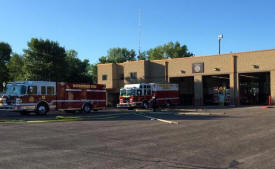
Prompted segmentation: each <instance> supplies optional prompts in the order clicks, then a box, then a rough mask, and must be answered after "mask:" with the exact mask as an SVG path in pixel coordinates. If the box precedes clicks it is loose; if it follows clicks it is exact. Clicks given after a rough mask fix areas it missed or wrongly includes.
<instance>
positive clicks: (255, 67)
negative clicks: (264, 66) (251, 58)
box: [252, 65, 260, 69]
mask: <svg viewBox="0 0 275 169" xmlns="http://www.w3.org/2000/svg"><path fill="white" fill-rule="evenodd" d="M252 66H253V67H254V69H259V67H260V66H259V65H252Z"/></svg>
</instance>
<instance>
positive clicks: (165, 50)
mask: <svg viewBox="0 0 275 169" xmlns="http://www.w3.org/2000/svg"><path fill="white" fill-rule="evenodd" d="M193 55H194V54H193V53H191V52H188V49H187V46H186V45H181V44H180V43H179V42H175V43H173V42H169V43H167V44H164V45H162V46H157V47H156V48H153V49H150V50H149V51H148V59H149V60H157V59H168V58H181V57H190V56H193Z"/></svg>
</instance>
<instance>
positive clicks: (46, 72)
mask: <svg viewBox="0 0 275 169" xmlns="http://www.w3.org/2000/svg"><path fill="white" fill-rule="evenodd" d="M24 58H25V72H26V78H27V79H28V80H48V81H64V80H65V79H66V76H65V73H66V68H67V64H66V63H67V62H66V52H65V49H64V48H63V47H60V46H59V44H58V42H54V41H50V40H48V39H47V40H43V39H36V38H32V39H31V41H30V42H28V49H25V50H24Z"/></svg>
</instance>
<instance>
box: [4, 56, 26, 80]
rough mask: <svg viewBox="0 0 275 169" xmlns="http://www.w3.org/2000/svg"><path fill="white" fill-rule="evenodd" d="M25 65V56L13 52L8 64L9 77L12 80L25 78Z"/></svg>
mask: <svg viewBox="0 0 275 169" xmlns="http://www.w3.org/2000/svg"><path fill="white" fill-rule="evenodd" d="M23 67H24V58H23V57H22V56H20V55H18V54H16V53H13V54H12V56H11V58H10V61H9V63H8V64H7V68H8V72H9V79H10V80H11V81H17V80H25V76H24V75H25V74H24V69H23Z"/></svg>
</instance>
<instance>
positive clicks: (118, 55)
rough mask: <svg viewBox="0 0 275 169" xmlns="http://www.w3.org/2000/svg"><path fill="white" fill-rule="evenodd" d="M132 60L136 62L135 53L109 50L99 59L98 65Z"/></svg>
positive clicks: (114, 49) (125, 50)
mask: <svg viewBox="0 0 275 169" xmlns="http://www.w3.org/2000/svg"><path fill="white" fill-rule="evenodd" d="M134 60H136V52H135V51H134V50H133V49H131V50H128V49H126V48H111V49H109V50H108V53H107V56H102V57H101V58H99V62H100V63H122V62H126V61H134Z"/></svg>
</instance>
